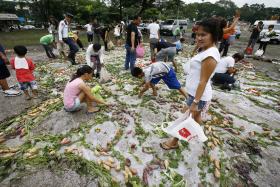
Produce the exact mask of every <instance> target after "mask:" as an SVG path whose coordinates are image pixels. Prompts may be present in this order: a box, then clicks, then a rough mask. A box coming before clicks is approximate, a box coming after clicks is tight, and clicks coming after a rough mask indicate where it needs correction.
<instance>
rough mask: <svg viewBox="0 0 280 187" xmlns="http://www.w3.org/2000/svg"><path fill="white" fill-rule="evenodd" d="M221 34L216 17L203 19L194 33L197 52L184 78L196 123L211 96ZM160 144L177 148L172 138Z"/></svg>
mask: <svg viewBox="0 0 280 187" xmlns="http://www.w3.org/2000/svg"><path fill="white" fill-rule="evenodd" d="M222 35H223V28H222V26H221V24H220V20H219V19H217V18H209V19H205V20H203V21H202V22H200V23H199V25H198V31H197V33H196V42H197V45H198V54H197V55H195V56H194V57H193V58H192V59H191V61H190V70H189V74H188V76H187V80H186V88H187V92H188V94H189V98H188V99H187V106H188V108H189V112H190V113H191V115H192V117H193V118H194V120H195V121H196V122H198V123H201V111H202V110H203V109H205V108H206V106H207V102H209V101H210V100H211V98H212V87H211V84H210V80H211V77H212V76H213V74H214V71H215V68H216V65H217V63H218V62H219V61H220V53H219V50H218V49H217V47H216V44H217V42H218V41H219V40H220V39H221V38H222ZM188 63H189V62H188ZM160 145H161V147H162V148H163V149H166V150H169V149H176V148H178V139H177V138H172V139H170V140H168V141H166V142H163V143H161V144H160Z"/></svg>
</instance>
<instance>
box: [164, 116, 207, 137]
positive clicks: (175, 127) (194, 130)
mask: <svg viewBox="0 0 280 187" xmlns="http://www.w3.org/2000/svg"><path fill="white" fill-rule="evenodd" d="M162 130H163V131H164V132H166V133H167V134H169V135H171V136H173V137H175V138H178V139H179V140H184V141H187V142H190V141H192V140H194V139H196V138H197V139H198V140H199V141H201V142H205V141H207V137H206V136H205V134H204V132H203V129H202V128H201V127H200V125H199V124H198V123H197V122H196V121H194V119H193V118H192V116H191V115H190V116H188V113H184V114H183V115H182V116H181V117H180V118H178V119H177V120H175V121H174V122H172V123H171V125H169V126H168V127H166V128H164V127H163V125H162Z"/></svg>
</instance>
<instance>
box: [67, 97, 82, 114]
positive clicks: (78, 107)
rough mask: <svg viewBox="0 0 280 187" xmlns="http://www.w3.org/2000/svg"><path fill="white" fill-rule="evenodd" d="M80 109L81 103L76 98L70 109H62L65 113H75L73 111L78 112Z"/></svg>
mask: <svg viewBox="0 0 280 187" xmlns="http://www.w3.org/2000/svg"><path fill="white" fill-rule="evenodd" d="M80 107H81V101H80V99H79V98H78V97H77V98H76V99H75V100H74V105H73V106H72V107H71V108H65V107H64V109H65V110H66V112H75V111H78V110H80Z"/></svg>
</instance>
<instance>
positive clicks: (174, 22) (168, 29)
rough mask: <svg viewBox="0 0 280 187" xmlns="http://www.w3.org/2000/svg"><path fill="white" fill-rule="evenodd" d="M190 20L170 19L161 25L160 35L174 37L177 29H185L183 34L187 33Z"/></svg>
mask: <svg viewBox="0 0 280 187" xmlns="http://www.w3.org/2000/svg"><path fill="white" fill-rule="evenodd" d="M188 23H189V20H188V19H185V20H179V19H168V20H166V21H164V22H163V23H161V27H160V33H161V34H166V35H172V32H173V31H174V30H175V29H176V28H177V27H183V33H185V32H187V29H188Z"/></svg>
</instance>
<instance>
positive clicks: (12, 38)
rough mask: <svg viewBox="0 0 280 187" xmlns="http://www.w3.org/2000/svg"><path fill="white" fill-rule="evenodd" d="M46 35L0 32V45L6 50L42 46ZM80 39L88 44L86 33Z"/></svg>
mask: <svg viewBox="0 0 280 187" xmlns="http://www.w3.org/2000/svg"><path fill="white" fill-rule="evenodd" d="M46 34H48V31H47V30H20V31H14V32H0V43H1V44H2V45H3V46H4V47H5V48H6V49H11V48H13V47H14V46H15V45H25V46H32V45H33V46H34V45H40V43H39V40H40V38H41V37H42V36H44V35H46ZM80 39H81V40H82V42H83V43H84V44H86V41H87V39H86V34H85V33H84V32H81V33H80Z"/></svg>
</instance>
